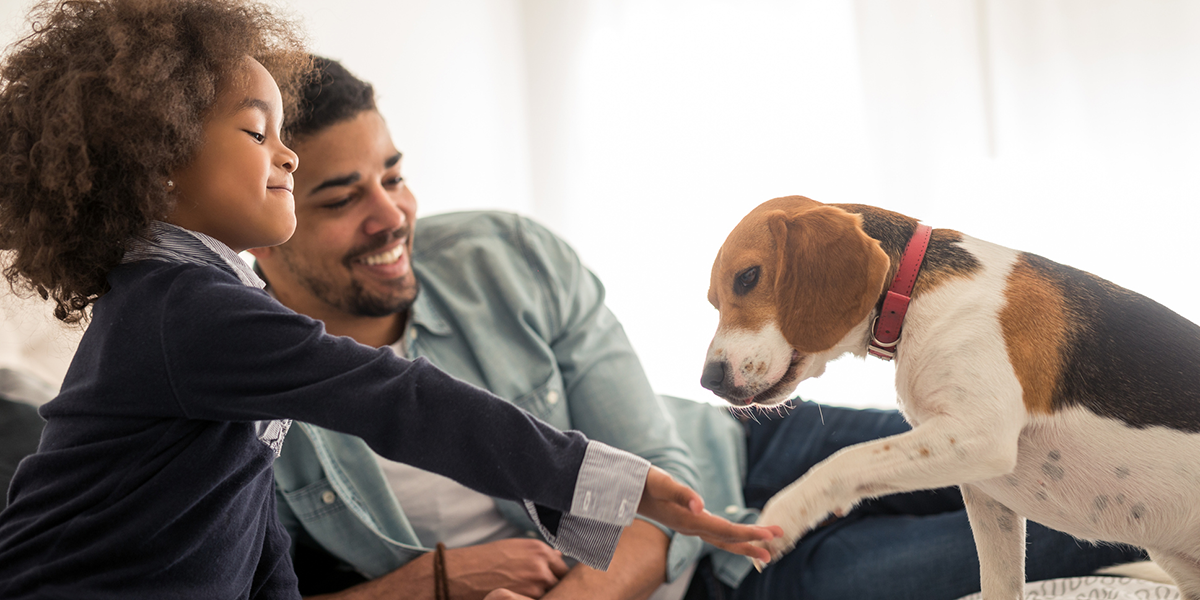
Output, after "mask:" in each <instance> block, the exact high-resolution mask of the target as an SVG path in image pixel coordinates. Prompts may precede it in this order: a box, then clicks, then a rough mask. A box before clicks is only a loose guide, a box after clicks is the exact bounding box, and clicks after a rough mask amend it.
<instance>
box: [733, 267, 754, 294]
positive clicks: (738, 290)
mask: <svg viewBox="0 0 1200 600" xmlns="http://www.w3.org/2000/svg"><path fill="white" fill-rule="evenodd" d="M758 272H759V268H758V267H750V268H749V269H746V270H745V271H742V272H741V273H738V274H737V277H735V278H734V280H733V293H735V294H737V295H739V296H745V295H746V294H749V293H750V290H752V289H754V286H756V285H758Z"/></svg>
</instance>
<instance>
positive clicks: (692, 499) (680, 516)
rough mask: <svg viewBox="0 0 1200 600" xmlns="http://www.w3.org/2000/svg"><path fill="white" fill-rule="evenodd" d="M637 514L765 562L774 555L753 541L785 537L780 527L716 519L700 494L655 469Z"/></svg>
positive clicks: (649, 478)
mask: <svg viewBox="0 0 1200 600" xmlns="http://www.w3.org/2000/svg"><path fill="white" fill-rule="evenodd" d="M638 514H640V515H642V516H644V517H648V518H650V519H654V520H655V521H658V522H659V523H662V524H663V525H665V526H667V527H670V528H671V529H674V530H675V531H678V532H679V533H682V534H684V535H694V536H698V537H699V538H700V539H702V540H704V541H706V542H708V543H710V544H712V545H714V546H716V547H718V548H720V549H722V550H725V551H727V552H733V553H734V554H741V555H743V556H749V557H751V558H754V559H758V560H760V561H762V562H764V563H766V562H769V561H770V560H771V553H770V552H768V551H767V549H766V548H764V547H763V546H762V545H760V544H755V543H754V542H765V541H767V540H772V539H775V538H777V537H783V529H782V528H780V527H779V526H778V525H774V526H771V527H758V526H756V525H738V524H735V523H731V522H729V521H726V520H725V519H722V518H720V517H717V516H714V515H713V514H712V513H709V512H708V511H706V510H704V500H702V499H701V498H700V494H698V493H696V491H695V490H693V489H691V488H689V487H687V486H686V485H683V484H681V483H679V482H678V481H675V480H674V479H672V478H671V476H670V475H668V474H667V472H666V471H663V470H662V469H660V468H658V467H654V466H651V467H650V472H649V473H648V474H647V475H646V487H645V488H643V489H642V500H641V502H640V503H639V504H638Z"/></svg>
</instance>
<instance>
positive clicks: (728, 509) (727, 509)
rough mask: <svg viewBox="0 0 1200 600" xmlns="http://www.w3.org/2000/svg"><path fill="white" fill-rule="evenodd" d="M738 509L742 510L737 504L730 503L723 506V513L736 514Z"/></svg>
mask: <svg viewBox="0 0 1200 600" xmlns="http://www.w3.org/2000/svg"><path fill="white" fill-rule="evenodd" d="M740 510H742V509H741V508H739V507H738V505H736V504H730V505H729V506H726V507H725V514H727V515H736V514H738V511H740Z"/></svg>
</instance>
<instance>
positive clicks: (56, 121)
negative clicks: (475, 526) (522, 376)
mask: <svg viewBox="0 0 1200 600" xmlns="http://www.w3.org/2000/svg"><path fill="white" fill-rule="evenodd" d="M32 20H33V22H34V23H35V26H34V33H33V34H32V35H30V36H29V37H27V38H25V39H24V40H22V41H21V42H19V43H18V44H17V45H16V47H15V49H14V50H13V51H12V52H11V54H10V55H9V56H8V57H7V58H6V60H5V62H4V64H3V66H2V67H0V247H3V248H4V249H7V250H10V251H11V252H10V260H11V263H10V264H8V265H7V266H6V268H5V275H6V277H7V278H8V280H9V282H10V285H13V286H14V287H18V288H24V289H32V290H34V291H36V292H37V293H39V294H41V295H42V296H43V297H48V298H51V299H53V300H54V302H55V304H56V309H55V314H56V315H57V316H58V318H60V319H62V320H64V321H67V322H78V321H80V320H81V319H83V318H85V316H87V315H88V313H89V312H90V319H91V323H90V326H89V329H88V331H87V333H86V334H85V335H84V337H83V340H82V341H81V343H80V346H79V349H78V351H77V353H76V355H75V358H74V360H73V361H72V364H71V367H70V369H69V371H68V373H67V376H66V379H65V381H64V383H63V388H62V391H61V393H60V394H59V396H58V397H57V398H56V399H55V400H53V401H51V402H49V403H48V404H46V405H45V406H43V408H42V416H43V417H44V418H46V419H47V421H48V422H47V425H46V429H45V433H44V434H43V437H42V442H41V446H40V448H39V451H38V453H36V454H35V455H33V456H31V457H29V458H27V459H26V460H25V461H24V462H23V463H22V464H21V466H20V467H19V469H18V471H17V474H16V476H15V477H14V479H13V483H12V485H11V488H10V491H9V507H8V508H7V509H6V510H5V511H4V512H3V513H0V597H4V598H28V597H39V596H55V597H59V596H62V597H67V596H70V597H75V596H80V597H88V598H107V597H121V598H125V597H181V598H247V597H255V598H258V597H261V598H276V597H283V598H295V597H298V592H297V590H296V583H295V576H294V574H293V572H292V567H291V563H290V559H289V558H288V544H289V543H290V541H289V539H288V538H287V535H286V533H285V532H284V531H283V529H282V528H281V527H280V525H279V523H278V522H277V521H276V518H275V508H274V501H275V497H274V493H273V490H274V488H273V484H272V474H271V470H270V469H271V464H272V461H273V460H274V458H275V456H276V455H277V453H278V451H279V447H280V445H281V444H282V443H283V440H284V436H285V435H286V433H287V430H288V426H289V425H290V421H289V420H288V419H293V418H294V419H299V420H303V421H307V422H311V423H314V424H317V425H321V426H324V427H328V428H331V429H335V430H339V431H343V432H346V433H352V434H354V435H357V436H359V437H362V438H363V439H365V440H366V441H367V442H368V443H369V444H370V445H371V446H372V447H373V448H374V449H375V450H376V451H377V452H379V453H380V454H382V455H384V456H387V457H389V458H392V459H393V460H398V461H404V462H408V463H411V464H413V465H415V466H418V467H421V468H424V469H427V470H430V471H434V472H437V473H441V474H444V475H446V476H448V477H452V478H454V479H457V480H459V481H461V482H463V483H464V484H467V485H470V486H472V487H474V488H476V489H478V490H479V491H481V492H484V493H486V494H490V495H495V496H502V497H508V498H513V499H524V502H525V505H526V507H527V509H528V510H529V512H530V516H531V517H533V518H534V520H535V521H536V522H537V523H538V524H539V527H541V528H542V529H543V532H544V533H545V534H546V535H547V537H548V539H550V540H551V541H552V543H554V544H555V545H556V547H558V548H559V549H561V550H563V551H564V552H567V553H570V554H573V555H575V556H576V557H578V558H580V559H581V560H583V561H584V562H586V563H587V564H589V565H593V566H596V567H599V568H603V567H604V566H605V565H606V564H607V562H608V559H609V558H610V557H611V554H612V550H613V547H614V546H615V543H616V539H617V537H618V536H619V534H620V529H621V527H622V526H624V525H627V524H628V523H629V522H630V520H631V519H632V517H633V512H634V510H632V509H633V508H634V507H636V510H637V512H640V513H641V514H643V515H645V516H648V517H650V518H653V519H656V520H658V521H660V522H662V523H664V524H665V525H667V526H670V527H673V528H675V529H677V530H679V531H681V532H683V533H688V534H697V535H701V536H702V537H704V538H705V539H707V540H709V541H710V542H713V543H715V544H716V545H718V546H720V547H723V548H726V549H731V550H734V551H738V552H741V553H745V554H749V555H752V556H755V557H758V558H761V559H764V560H765V559H766V558H768V555H767V553H766V551H765V550H763V549H762V548H759V547H756V546H753V545H752V544H751V543H749V542H750V541H751V540H765V539H770V538H771V537H773V536H774V535H775V534H776V533H778V532H776V531H769V530H766V529H763V528H757V527H746V526H735V525H732V524H730V523H728V522H726V521H724V520H722V519H718V518H716V517H713V516H711V515H708V514H707V513H705V512H704V511H703V510H702V506H701V502H700V499H699V496H698V495H696V493H695V492H693V491H692V490H690V489H688V488H686V487H684V486H681V485H679V484H678V483H676V482H674V481H673V480H671V479H670V477H669V476H667V475H666V474H665V473H663V472H662V471H660V470H657V469H655V468H652V467H650V466H649V465H648V464H647V463H646V462H645V461H643V460H641V459H639V458H637V457H634V456H632V455H629V454H626V453H624V452H621V451H618V450H615V449H613V448H611V447H608V446H605V445H603V444H601V443H598V442H594V441H589V440H587V439H586V438H584V437H583V436H582V435H581V434H578V433H577V432H568V433H562V432H559V431H557V430H555V429H553V428H551V427H549V426H547V425H545V424H544V423H541V422H540V421H537V420H536V419H534V418H532V417H530V416H529V415H527V414H526V413H523V412H522V411H520V410H519V409H516V408H515V407H513V406H512V405H510V404H508V403H506V402H504V401H502V400H500V399H498V398H495V397H494V396H492V395H490V394H488V393H487V392H485V391H482V390H479V389H477V388H474V387H472V386H469V385H467V384H465V383H462V382H460V381H457V380H455V379H453V378H451V377H449V376H447V375H445V374H443V373H441V372H440V371H438V370H436V369H434V368H433V367H432V366H430V365H429V364H428V363H426V362H424V361H422V360H417V361H413V362H409V361H405V360H403V359H399V358H397V357H396V355H395V353H393V352H391V351H390V350H388V349H383V350H375V349H370V348H367V347H365V346H361V345H359V344H357V343H355V342H353V341H352V340H350V339H349V338H335V337H331V336H328V335H326V334H325V333H324V329H323V327H322V326H321V324H320V323H319V322H316V321H313V320H311V319H308V318H306V317H303V316H300V315H297V314H295V313H293V312H291V311H288V310H287V309H285V308H283V307H282V306H280V305H279V304H278V303H276V302H275V301H274V300H271V299H270V298H269V297H268V296H267V295H266V294H265V293H264V292H262V290H261V289H260V288H261V285H262V283H261V281H260V280H258V278H257V277H256V276H255V275H254V273H253V271H251V270H250V269H249V268H248V267H247V265H246V264H245V263H244V262H242V261H241V259H240V258H239V257H238V256H237V252H238V251H241V250H245V249H248V248H254V247H261V246H270V245H274V244H278V243H281V242H283V241H285V240H287V239H288V237H289V236H290V235H291V234H292V231H293V229H294V227H295V218H294V215H293V212H292V210H293V204H292V194H291V187H292V176H291V174H292V172H293V171H294V170H295V169H296V168H297V159H296V156H295V154H293V153H292V152H291V150H289V149H288V148H287V146H286V145H284V142H283V140H282V139H281V134H280V131H281V126H282V123H283V122H284V119H285V117H286V115H285V112H286V111H287V110H289V109H290V107H291V106H292V102H291V100H292V97H293V95H294V91H295V86H296V84H297V83H298V81H299V75H300V74H302V73H304V72H305V70H306V68H307V62H306V61H307V59H306V54H305V53H304V50H303V48H302V45H301V44H300V43H299V38H298V35H297V34H296V33H295V32H294V30H293V28H292V27H291V26H290V25H289V24H288V23H286V22H284V21H281V20H279V19H278V18H276V17H275V16H273V15H272V14H271V13H270V12H269V11H268V10H267V9H265V8H263V7H261V6H258V5H251V4H240V3H236V2H233V1H231V0H73V1H65V0H64V1H61V2H59V3H57V4H43V5H41V6H40V7H38V8H36V9H35V12H34V16H33V19H32ZM277 81H278V82H280V83H281V84H282V89H280V87H279V86H277V84H276V82H277ZM335 397H336V398H337V401H336V402H331V401H330V400H331V399H332V398H335ZM327 503H329V504H331V505H332V502H327ZM335 507H341V509H342V510H345V509H346V505H344V504H337V505H332V506H331V510H332V509H335Z"/></svg>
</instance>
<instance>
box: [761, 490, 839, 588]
mask: <svg viewBox="0 0 1200 600" xmlns="http://www.w3.org/2000/svg"><path fill="white" fill-rule="evenodd" d="M801 489H802V488H799V487H796V488H792V489H790V490H785V492H784V493H780V494H778V495H776V496H775V497H774V498H772V499H771V500H770V501H769V502H767V505H766V506H765V507H763V511H762V514H761V515H759V517H758V525H762V526H764V527H769V526H771V525H778V526H779V527H780V528H781V529H783V537H779V538H775V539H773V540H770V541H766V542H759V543H757V544H758V545H759V546H761V547H763V548H766V549H767V551H768V552H770V553H771V562H775V561H776V560H778V559H779V558H780V557H782V556H783V555H784V554H787V553H788V552H790V551H791V550H792V549H793V548H795V547H796V543H797V542H799V541H800V538H802V537H804V535H806V534H807V533H808V532H810V531H812V530H813V529H816V528H817V527H821V526H823V525H827V524H829V523H831V522H833V521H834V520H836V518H838V517H843V516H845V515H846V513H847V512H849V511H850V509H851V508H852V507H853V505H852V504H851V505H846V506H843V505H837V504H826V503H819V502H813V501H812V500H814V499H813V498H806V497H805V496H804V494H803V493H802V491H801ZM806 500H807V501H806ZM754 566H755V568H757V569H758V570H759V571H761V570H762V569H763V568H764V567H765V565H764V564H762V563H761V562H760V561H757V560H756V561H754Z"/></svg>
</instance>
